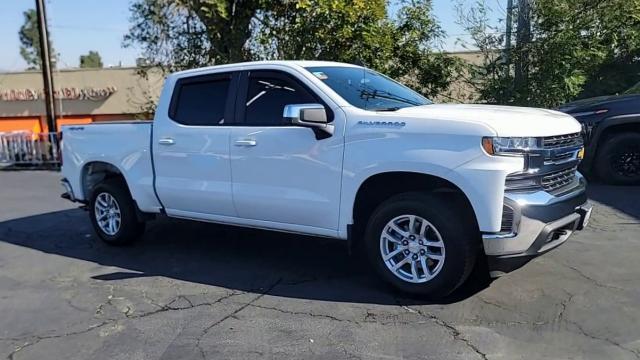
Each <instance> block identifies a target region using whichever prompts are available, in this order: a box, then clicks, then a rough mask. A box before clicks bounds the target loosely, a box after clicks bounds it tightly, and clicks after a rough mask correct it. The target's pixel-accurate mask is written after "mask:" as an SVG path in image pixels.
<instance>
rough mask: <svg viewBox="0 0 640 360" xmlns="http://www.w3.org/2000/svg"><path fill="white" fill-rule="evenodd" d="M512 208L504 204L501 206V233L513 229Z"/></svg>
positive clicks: (509, 231)
mask: <svg viewBox="0 0 640 360" xmlns="http://www.w3.org/2000/svg"><path fill="white" fill-rule="evenodd" d="M513 218H514V215H513V209H512V208H510V207H508V206H506V205H504V206H503V207H502V223H501V225H500V232H501V233H511V232H512V231H513Z"/></svg>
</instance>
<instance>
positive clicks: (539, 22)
mask: <svg viewBox="0 0 640 360" xmlns="http://www.w3.org/2000/svg"><path fill="white" fill-rule="evenodd" d="M461 13H463V14H464V16H461V18H462V19H461V23H462V24H464V25H465V27H466V28H467V30H468V31H469V32H470V33H471V34H472V36H473V39H474V44H473V45H474V46H475V47H478V48H479V49H480V50H481V51H483V53H484V54H485V62H484V64H482V65H481V66H476V67H472V68H471V70H470V74H471V78H470V83H471V84H472V85H473V86H475V87H477V88H478V89H479V93H480V99H479V100H481V101H487V102H495V103H502V104H518V105H533V106H542V107H554V106H557V105H559V104H561V103H564V102H566V101H569V100H572V99H574V98H576V97H585V96H594V95H603V94H612V93H617V92H620V91H623V90H624V89H626V88H628V87H630V86H631V85H633V83H635V82H637V81H638V80H640V0H599V1H593V0H574V1H555V0H537V1H535V2H533V3H532V6H531V34H532V35H531V40H530V41H528V42H526V43H516V44H514V45H515V46H513V47H512V50H511V52H510V54H509V55H510V56H509V58H510V59H513V63H518V62H526V63H527V65H528V66H527V67H526V69H527V70H526V74H525V77H526V81H525V82H520V81H515V82H514V80H515V70H514V68H513V67H511V64H507V63H505V61H504V57H503V56H501V53H502V51H501V49H502V46H503V41H504V36H503V32H502V29H500V28H492V27H490V26H489V25H487V24H488V23H489V22H488V16H487V14H488V10H487V6H486V4H485V3H483V2H480V3H478V4H476V5H475V6H474V7H473V9H471V10H468V9H467V10H464V11H462V12H461Z"/></svg>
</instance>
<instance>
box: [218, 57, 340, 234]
mask: <svg viewBox="0 0 640 360" xmlns="http://www.w3.org/2000/svg"><path fill="white" fill-rule="evenodd" d="M305 103H321V104H322V105H325V108H326V109H327V111H328V114H329V117H330V119H332V120H333V121H334V123H335V122H336V121H338V119H339V122H340V123H343V120H344V118H343V113H342V112H341V111H340V112H339V113H338V112H336V114H334V112H333V111H332V110H331V109H330V108H329V106H327V104H326V103H324V102H323V101H322V100H321V98H320V97H319V96H317V94H316V93H314V91H313V90H312V89H310V88H309V87H308V86H306V85H305V84H304V83H303V82H302V81H300V80H299V79H297V78H296V77H295V76H294V75H292V74H289V73H286V72H284V71H276V70H269V71H267V70H256V71H247V72H244V73H243V74H242V80H241V81H240V86H239V95H238V102H237V115H236V117H237V118H238V124H237V126H235V127H234V128H233V129H232V131H231V149H230V154H231V172H232V177H233V197H234V203H235V206H236V209H237V211H238V215H239V216H240V217H242V218H247V219H253V220H257V221H259V222H257V224H258V225H259V224H261V223H260V222H268V223H262V224H263V225H264V226H267V227H275V228H281V229H288V230H294V231H295V230H299V231H304V232H312V233H318V234H325V235H335V231H336V230H337V228H338V217H339V216H338V210H339V205H340V182H341V174H342V154H343V149H344V143H343V133H342V132H343V130H342V129H343V126H336V127H335V128H336V131H335V133H334V134H333V136H330V137H320V138H318V137H317V136H316V134H315V133H314V131H313V130H312V129H310V128H306V127H300V126H294V125H292V124H291V123H289V122H286V121H285V120H284V119H283V110H284V107H285V105H292V104H305ZM314 229H315V230H314Z"/></svg>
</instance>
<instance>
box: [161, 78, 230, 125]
mask: <svg viewBox="0 0 640 360" xmlns="http://www.w3.org/2000/svg"><path fill="white" fill-rule="evenodd" d="M230 84H231V79H230V78H229V77H217V78H211V77H208V78H204V77H203V78H200V79H199V78H195V79H184V81H179V82H178V84H177V85H176V87H177V90H176V93H175V94H174V99H173V101H172V106H171V110H170V116H171V118H172V119H173V120H175V121H177V122H179V123H181V124H184V125H193V126H203V125H205V126H212V125H224V123H225V109H226V105H227V98H228V96H229V85H230Z"/></svg>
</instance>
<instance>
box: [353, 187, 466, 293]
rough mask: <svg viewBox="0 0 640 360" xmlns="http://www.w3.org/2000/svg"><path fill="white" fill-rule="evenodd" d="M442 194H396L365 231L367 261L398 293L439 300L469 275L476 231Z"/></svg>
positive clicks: (374, 214)
mask: <svg viewBox="0 0 640 360" xmlns="http://www.w3.org/2000/svg"><path fill="white" fill-rule="evenodd" d="M455 204H457V202H456V201H452V199H447V196H446V194H436V193H421V192H411V193H405V194H400V195H396V196H394V197H392V198H390V199H388V200H387V201H385V202H383V203H382V204H380V205H379V206H378V208H377V209H376V210H375V211H374V212H373V215H372V216H371V218H370V219H369V223H368V226H367V229H366V232H365V239H364V246H365V251H366V253H367V257H368V259H369V261H370V263H371V264H372V265H373V267H374V268H375V269H376V271H377V272H378V273H379V274H380V275H381V276H382V278H384V279H385V280H386V281H387V282H389V283H391V284H392V285H393V286H394V287H396V288H397V289H399V290H401V291H404V292H407V293H412V294H419V295H426V296H431V297H444V296H446V295H449V294H450V293H451V292H453V291H454V290H455V289H456V288H458V287H459V286H460V285H461V284H462V283H463V282H464V281H465V280H466V278H467V277H468V276H469V273H470V272H471V269H472V268H473V266H474V263H475V259H476V252H477V249H478V246H477V238H478V234H477V231H476V230H474V226H472V224H473V223H472V222H471V221H470V219H467V218H466V216H465V215H464V214H465V213H466V212H465V211H462V209H459V208H457V207H456V205H455Z"/></svg>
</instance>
